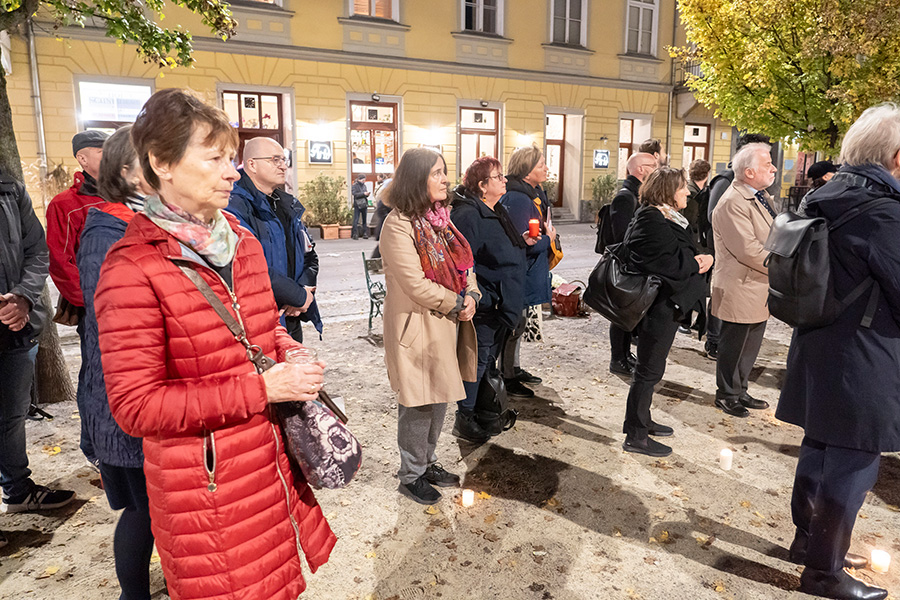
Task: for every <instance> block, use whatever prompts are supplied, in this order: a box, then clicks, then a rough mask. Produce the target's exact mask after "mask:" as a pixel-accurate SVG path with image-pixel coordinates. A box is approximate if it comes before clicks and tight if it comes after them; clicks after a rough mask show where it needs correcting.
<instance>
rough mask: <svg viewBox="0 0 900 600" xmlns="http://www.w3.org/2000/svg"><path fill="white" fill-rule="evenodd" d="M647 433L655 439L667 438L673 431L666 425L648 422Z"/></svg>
mask: <svg viewBox="0 0 900 600" xmlns="http://www.w3.org/2000/svg"><path fill="white" fill-rule="evenodd" d="M649 433H650V435H655V436H656V437H668V436H670V435H672V434H673V433H675V430H674V429H672V428H671V427H669V426H668V425H663V424H662V423H657V422H656V421H650V428H649Z"/></svg>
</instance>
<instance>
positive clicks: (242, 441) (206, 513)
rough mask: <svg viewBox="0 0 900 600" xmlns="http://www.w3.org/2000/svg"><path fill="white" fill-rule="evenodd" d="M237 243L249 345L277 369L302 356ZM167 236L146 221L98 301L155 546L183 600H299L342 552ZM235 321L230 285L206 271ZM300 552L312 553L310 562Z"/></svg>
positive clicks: (111, 267)
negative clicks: (293, 351)
mask: <svg viewBox="0 0 900 600" xmlns="http://www.w3.org/2000/svg"><path fill="white" fill-rule="evenodd" d="M227 218H228V220H229V223H230V224H231V226H232V229H234V230H235V231H236V232H237V233H238V236H239V241H238V244H237V251H236V255H235V258H234V262H233V264H232V268H233V280H234V293H235V295H236V296H237V298H238V301H239V305H240V314H241V317H242V318H243V322H244V327H245V330H246V331H247V337H248V338H249V339H250V341H251V342H252V343H254V344H257V345H259V346H260V347H261V348H262V350H263V351H264V352H265V353H266V354H267V355H269V356H273V357H274V356H276V355H277V356H278V357H283V355H284V352H285V351H286V350H287V349H288V348H291V347H295V346H296V345H297V344H296V342H294V341H293V340H292V339H291V338H290V336H289V335H288V334H287V332H286V331H285V330H284V329H283V328H282V327H281V326H279V325H277V322H278V315H277V310H276V306H275V299H274V297H273V295H272V289H271V287H270V283H269V275H268V269H267V268H266V261H265V257H264V256H263V251H262V247H261V246H260V244H259V242H258V241H257V240H256V238H254V237H253V235H252V234H250V232H248V231H247V230H246V229H243V228H242V227H240V226H239V225H238V222H237V220H236V219H234V218H233V217H230V216H228V217H227ZM183 252H185V253H187V252H189V251H186V250H185V251H183V250H182V247H181V246H180V245H179V244H178V242H176V241H175V238H173V237H172V236H171V235H169V234H168V233H166V232H165V231H163V230H162V229H160V228H159V227H157V226H156V225H155V224H153V223H152V222H151V221H150V220H149V219H148V218H147V217H146V216H144V215H142V214H139V215H136V216H135V217H134V219H133V220H132V222H131V224H130V225H129V226H128V229H127V231H126V232H125V236H124V237H123V238H122V240H121V241H119V242H118V243H117V244H116V245H114V246H113V247H112V248H111V249H110V251H109V254H108V255H107V258H106V261H105V263H104V265H103V269H102V271H101V274H100V283H99V286H98V288H97V293H96V296H95V306H96V312H97V321H98V324H99V328H100V349H101V351H102V355H103V372H104V375H105V378H106V388H107V392H108V395H109V404H110V408H111V410H112V414H113V416H114V417H115V419H116V422H117V423H118V424H119V425H120V426H121V427H122V429H123V430H124V431H125V432H126V433H129V434H130V435H133V436H137V437H142V438H144V456H145V462H144V473H145V474H146V476H147V491H148V494H149V496H150V516H151V518H152V523H153V534H154V535H155V536H156V545H157V549H158V550H159V555H160V558H161V559H162V567H163V572H164V573H165V576H166V581H167V584H168V588H169V594H170V595H171V597H172V599H173V600H189V599H201V598H202V599H205V600H209V599H216V600H224V599H228V600H237V599H241V600H251V599H252V600H262V599H266V600H281V599H285V600H287V599H290V600H295V599H296V598H297V597H298V596H299V595H300V593H301V592H302V591H303V590H304V588H305V587H306V583H305V582H304V580H303V577H302V575H301V570H300V563H301V554H305V555H306V559H307V561H308V563H309V566H310V568H311V569H312V571H313V572H315V570H316V569H317V568H318V567H319V566H321V565H322V564H324V563H325V562H326V561H327V560H328V556H329V554H330V553H331V549H332V547H333V546H334V543H335V541H336V538H335V536H334V534H333V533H332V532H331V529H330V528H329V526H328V523H327V521H326V520H325V517H323V516H322V511H321V509H320V508H319V505H318V504H317V503H316V499H315V498H314V497H313V493H312V490H311V489H310V488H309V486H308V485H307V484H306V482H305V481H302V480H297V481H294V478H293V476H292V474H291V469H290V465H289V463H288V458H287V455H285V453H284V449H283V443H282V437H281V429H280V427H279V426H278V425H277V424H276V423H275V421H274V420H273V417H272V413H271V412H270V409H269V406H268V404H267V400H266V391H265V386H264V383H263V379H262V376H260V375H258V374H257V373H256V371H255V370H254V368H253V365H252V364H251V363H250V362H249V361H248V360H247V356H246V353H245V352H244V349H243V347H242V346H241V345H240V344H239V343H238V342H237V341H235V339H234V336H232V335H231V333H230V332H229V331H228V329H227V328H226V326H225V324H224V323H223V321H222V320H221V319H220V318H219V316H218V315H216V313H215V312H213V309H212V308H211V307H210V306H209V304H208V303H207V301H206V300H205V299H204V298H203V296H201V295H200V292H199V291H198V290H197V288H195V287H194V285H193V283H191V281H190V280H189V279H188V278H187V277H186V276H185V275H184V274H183V273H182V272H181V271H180V270H179V269H178V267H176V266H175V265H174V264H173V263H172V262H171V261H170V260H169V258H168V257H175V258H182V257H183ZM198 270H199V271H200V273H201V274H202V275H203V278H204V279H205V280H206V281H207V283H208V284H209V285H210V286H211V287H212V288H213V290H215V292H216V294H217V295H218V296H219V298H220V299H221V300H222V302H223V303H224V304H225V305H226V306H228V307H231V300H230V298H229V295H228V291H227V289H226V286H225V283H224V281H223V280H222V279H221V278H220V277H219V276H218V275H217V274H216V273H215V271H213V270H212V269H210V268H208V267H205V266H203V267H199V269H198ZM301 548H302V550H301Z"/></svg>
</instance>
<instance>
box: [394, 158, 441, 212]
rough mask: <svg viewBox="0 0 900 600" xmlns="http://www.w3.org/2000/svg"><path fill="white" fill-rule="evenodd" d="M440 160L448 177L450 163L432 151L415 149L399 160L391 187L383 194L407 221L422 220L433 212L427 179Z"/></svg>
mask: <svg viewBox="0 0 900 600" xmlns="http://www.w3.org/2000/svg"><path fill="white" fill-rule="evenodd" d="M438 159H440V160H441V161H443V163H444V173H445V174H446V173H447V161H446V160H444V157H443V156H442V155H441V154H439V153H437V152H435V151H434V150H432V149H430V148H413V149H412V150H407V151H406V152H404V153H403V156H401V157H400V164H399V165H397V170H396V171H394V178H393V179H392V180H391V185H390V186H388V188H387V189H385V190H384V193H385V194H386V195H387V203H388V204H389V205H390V206H393V207H394V208H396V209H397V210H399V211H400V213H401V214H403V215H405V216H407V217H421V216H423V215H424V214H425V213H426V212H428V209H429V208H431V198H429V197H428V177H429V176H430V175H431V168H432V167H433V166H434V163H435V162H437V160H438Z"/></svg>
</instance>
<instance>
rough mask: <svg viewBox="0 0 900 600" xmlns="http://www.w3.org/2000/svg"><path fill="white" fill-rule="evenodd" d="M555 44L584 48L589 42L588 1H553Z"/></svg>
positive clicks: (551, 37) (552, 35)
mask: <svg viewBox="0 0 900 600" xmlns="http://www.w3.org/2000/svg"><path fill="white" fill-rule="evenodd" d="M551 23H552V32H551V36H550V39H552V40H553V43H554V44H566V45H568V46H584V45H586V44H585V42H586V41H587V0H553V18H552V20H551Z"/></svg>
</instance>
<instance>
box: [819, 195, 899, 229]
mask: <svg viewBox="0 0 900 600" xmlns="http://www.w3.org/2000/svg"><path fill="white" fill-rule="evenodd" d="M891 202H897V200H896V199H894V198H875V199H874V200H868V201H866V202H863V203H862V204H860V205H858V206H854V207H853V208H851V209H850V210H848V211H847V212H845V213H844V214H842V215H841V216H840V218H838V219H835V220H834V221H833V222H832V223H829V224H828V231H834V230H835V229H837V228H838V227H841V226H842V225H846V224H847V223H849V222H850V221H852V220H853V219H855V218H856V217H858V216H859V215H861V214H863V213H864V212H867V211H869V210H872V209H873V208H875V207H876V206H882V205H885V204H889V203H891Z"/></svg>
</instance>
